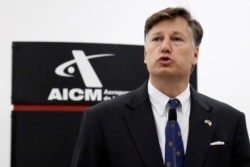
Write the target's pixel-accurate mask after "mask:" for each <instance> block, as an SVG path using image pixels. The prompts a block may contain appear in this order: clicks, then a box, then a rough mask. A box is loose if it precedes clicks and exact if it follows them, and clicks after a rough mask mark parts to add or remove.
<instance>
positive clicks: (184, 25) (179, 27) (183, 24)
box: [148, 17, 190, 35]
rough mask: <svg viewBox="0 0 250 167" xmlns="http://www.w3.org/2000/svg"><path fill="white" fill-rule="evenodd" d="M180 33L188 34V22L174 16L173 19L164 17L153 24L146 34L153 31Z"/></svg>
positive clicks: (153, 32)
mask: <svg viewBox="0 0 250 167" xmlns="http://www.w3.org/2000/svg"><path fill="white" fill-rule="evenodd" d="M165 32H168V33H170V32H171V33H172V32H174V33H181V34H186V35H188V34H190V28H189V26H188V22H187V21H186V20H185V19H184V18H182V17H176V18H174V19H165V20H162V21H160V22H158V23H157V24H155V25H154V26H153V27H152V28H151V30H150V31H149V32H148V35H150V34H155V33H157V34H158V33H165Z"/></svg>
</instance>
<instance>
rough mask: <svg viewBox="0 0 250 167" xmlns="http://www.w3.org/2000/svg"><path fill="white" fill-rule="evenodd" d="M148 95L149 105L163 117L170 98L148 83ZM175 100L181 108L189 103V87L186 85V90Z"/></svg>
mask: <svg viewBox="0 0 250 167" xmlns="http://www.w3.org/2000/svg"><path fill="white" fill-rule="evenodd" d="M148 94H149V99H150V102H151V104H152V105H153V106H154V108H155V109H156V111H157V112H158V113H159V114H160V115H163V113H164V111H165V108H166V106H167V103H168V101H169V99H170V98H169V97H168V96H167V95H165V94H164V93H162V92H161V91H159V90H158V89H157V88H155V87H154V86H153V85H152V83H151V82H150V81H149V82H148ZM176 98H177V99H178V100H179V101H180V103H181V106H184V105H186V104H187V103H188V102H189V101H190V85H189V84H188V86H187V88H186V89H185V90H184V91H183V92H182V93H181V94H179V95H178V96H176Z"/></svg>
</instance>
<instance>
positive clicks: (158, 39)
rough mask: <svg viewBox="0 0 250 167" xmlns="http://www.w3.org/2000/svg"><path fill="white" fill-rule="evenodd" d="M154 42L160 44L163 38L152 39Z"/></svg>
mask: <svg viewBox="0 0 250 167" xmlns="http://www.w3.org/2000/svg"><path fill="white" fill-rule="evenodd" d="M152 41H154V42H160V41H162V37H154V38H153V39H152Z"/></svg>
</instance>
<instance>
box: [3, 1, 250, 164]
mask: <svg viewBox="0 0 250 167" xmlns="http://www.w3.org/2000/svg"><path fill="white" fill-rule="evenodd" d="M173 4H174V5H176V4H181V5H184V6H185V7H187V8H188V9H190V10H191V12H192V14H193V15H194V16H195V17H196V18H197V19H198V20H199V21H200V22H201V24H202V25H203V27H204V31H205V35H204V39H203V42H202V44H201V47H200V57H199V65H198V90H199V91H200V92H202V93H205V94H207V95H209V96H212V97H214V98H216V99H218V100H222V101H224V102H226V103H229V104H231V105H233V106H234V107H236V108H238V109H240V110H241V111H243V112H244V113H245V114H246V118H247V124H248V128H249V129H250V76H249V74H250V64H249V61H248V60H249V57H250V55H249V48H250V32H249V30H250V24H249V23H250V21H249V20H250V19H249V18H250V10H249V7H250V1H249V0H220V1H217V0H209V1H200V0H186V1H184V0H182V1H181V0H147V1H145V0H0V24H1V26H0V60H1V61H0V76H1V80H0V135H1V138H0V166H1V167H9V166H10V141H11V110H12V105H11V59H12V57H11V54H12V53H11V43H12V41H52V42H97V43H120V44H141V45H142V44H143V26H144V21H145V19H146V18H147V17H148V16H149V15H150V14H151V13H152V12H155V11H157V10H159V9H163V8H165V7H167V6H169V5H171V6H172V5H173Z"/></svg>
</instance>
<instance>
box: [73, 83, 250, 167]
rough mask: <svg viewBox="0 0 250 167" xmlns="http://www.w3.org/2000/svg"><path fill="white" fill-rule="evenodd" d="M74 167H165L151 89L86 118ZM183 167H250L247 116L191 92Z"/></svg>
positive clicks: (143, 88)
mask: <svg viewBox="0 0 250 167" xmlns="http://www.w3.org/2000/svg"><path fill="white" fill-rule="evenodd" d="M211 143H214V144H215V143H217V144H218V145H217V144H215V145H213V144H212V145H211ZM223 143H224V144H223ZM72 167H163V158H162V154H161V150H160V146H159V142H158V137H157V132H156V126H155V120H154V116H153V113H152V109H151V104H150V101H149V96H148V92H147V83H144V85H142V86H141V87H140V88H138V89H137V90H135V91H131V92H130V93H127V94H125V95H122V96H119V97H117V98H115V99H113V100H109V101H105V102H102V103H99V104H97V105H95V106H93V107H91V108H89V109H87V110H86V111H85V112H84V116H83V119H82V123H81V127H80V134H79V138H78V141H77V144H76V148H75V152H74V155H73V161H72ZM184 167H250V144H249V137H248V133H247V128H246V122H245V116H244V114H243V113H242V112H239V111H238V110H236V109H234V108H232V107H231V106H229V105H227V104H225V103H222V102H219V101H217V100H214V99H212V98H209V97H207V96H204V95H202V94H200V93H198V92H197V91H196V90H194V89H193V88H192V87H191V113H190V120H189V135H188V144H187V151H186V156H185V162H184Z"/></svg>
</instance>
